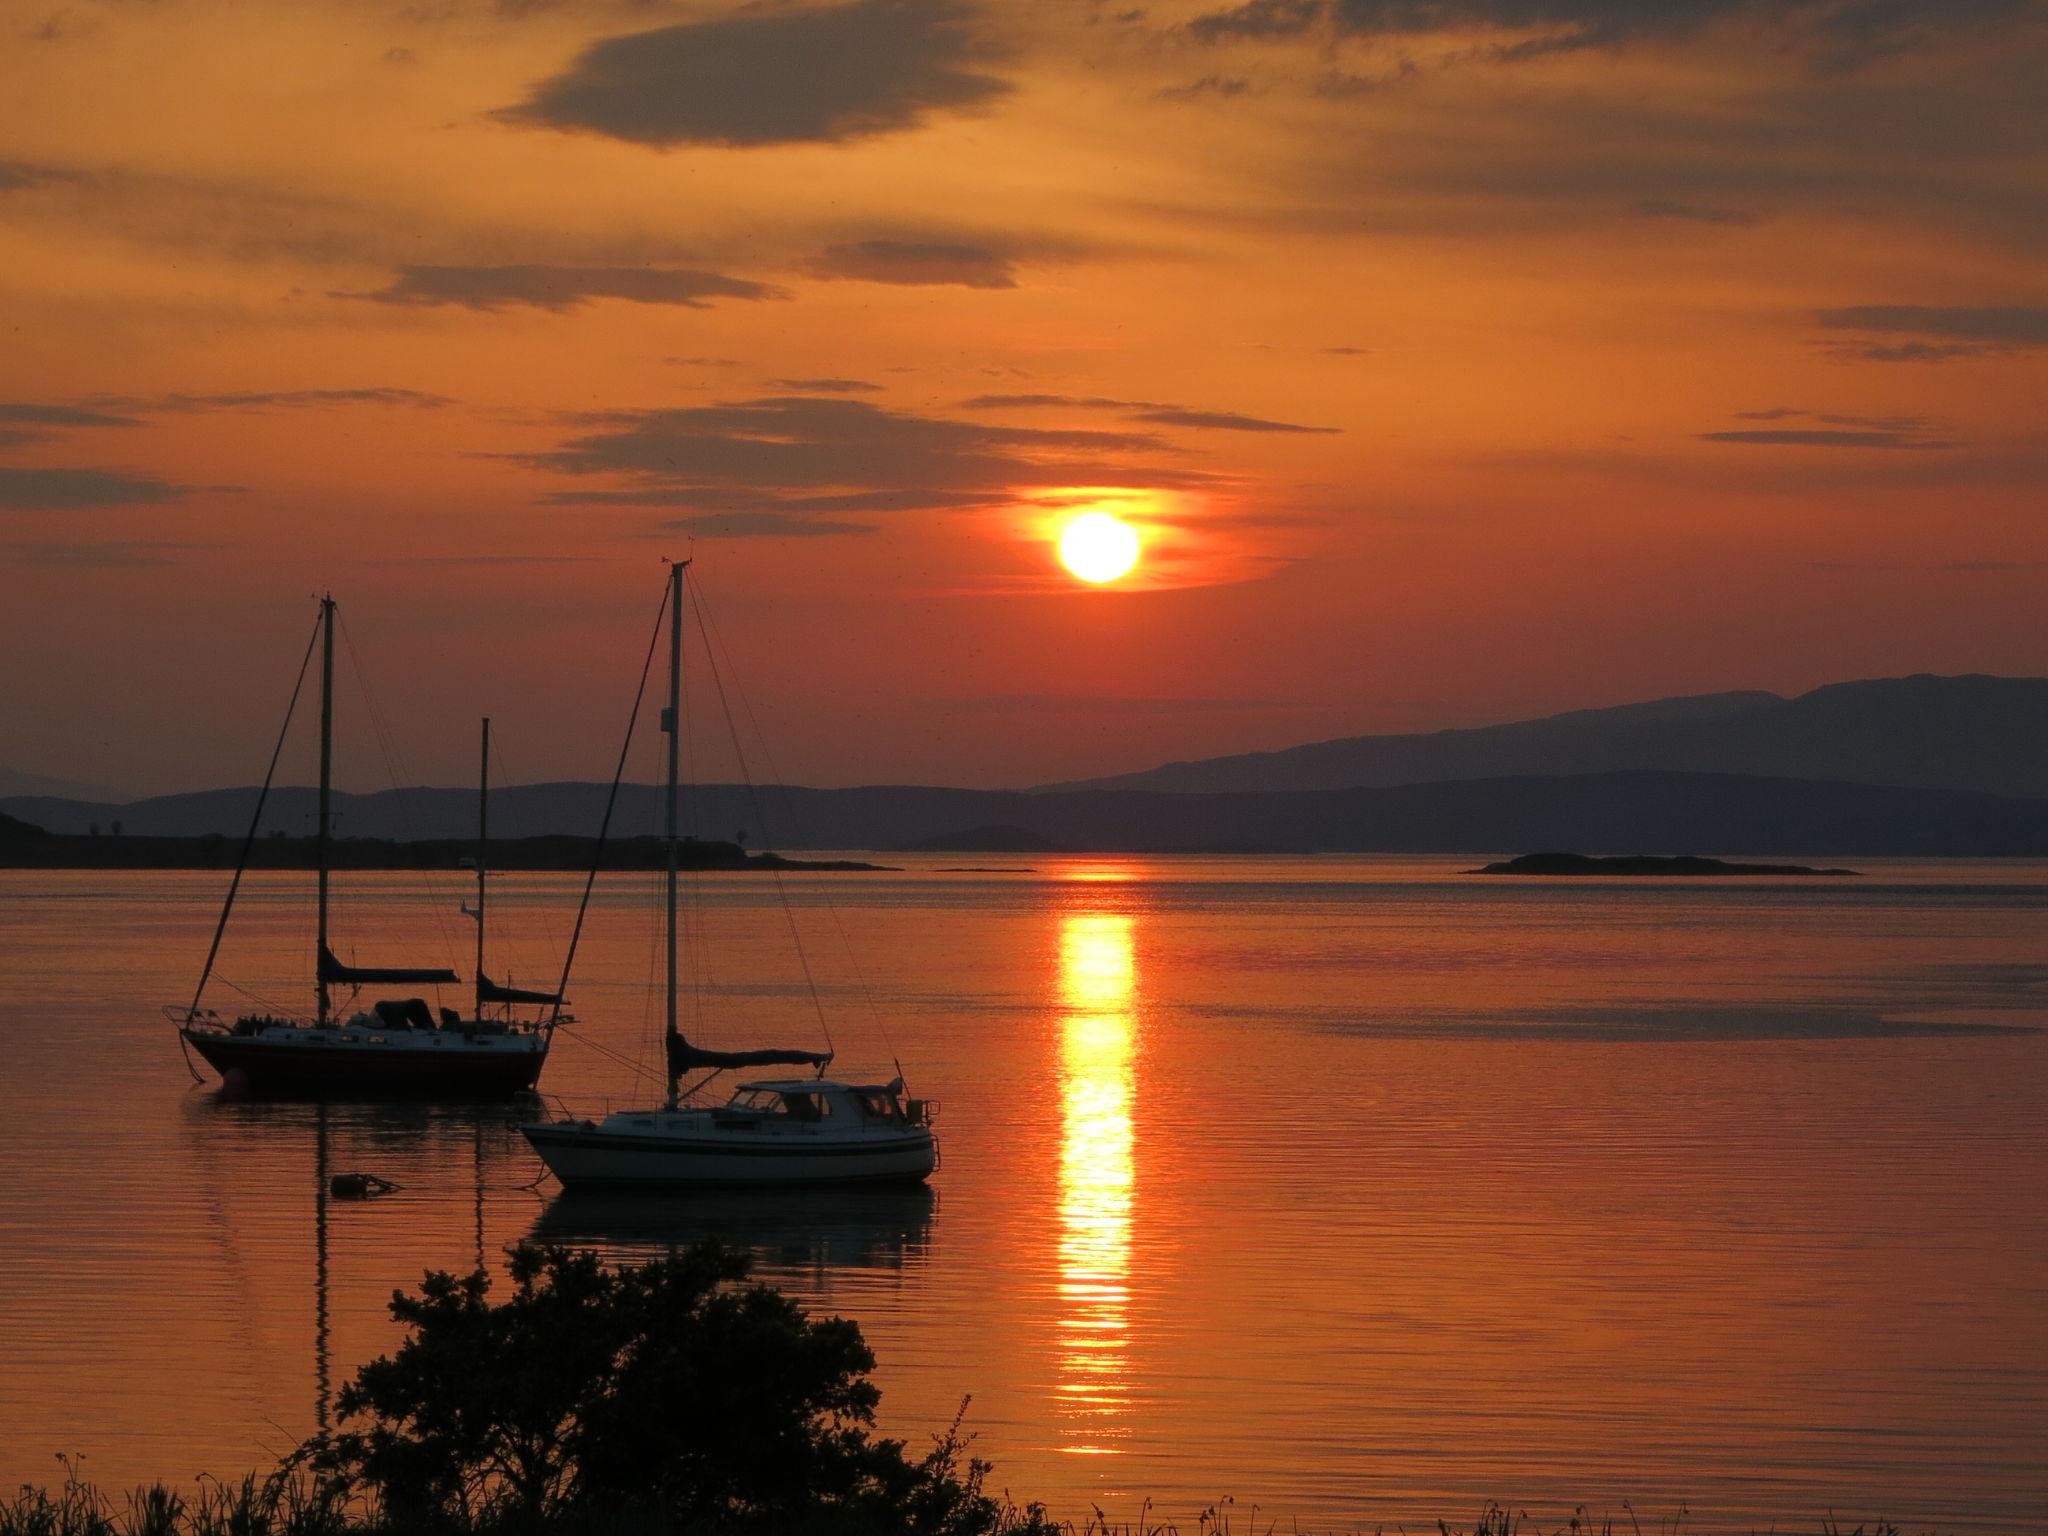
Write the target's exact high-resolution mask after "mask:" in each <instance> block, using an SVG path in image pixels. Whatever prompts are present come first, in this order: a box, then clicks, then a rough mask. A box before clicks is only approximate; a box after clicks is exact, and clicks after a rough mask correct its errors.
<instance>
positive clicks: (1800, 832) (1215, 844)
mask: <svg viewBox="0 0 2048 1536" xmlns="http://www.w3.org/2000/svg"><path fill="white" fill-rule="evenodd" d="M313 795H314V792H313V791H311V790H307V789H286V790H274V791H272V795H271V804H272V807H273V808H274V810H275V812H276V814H275V815H274V816H267V817H266V821H267V822H268V823H269V824H271V825H276V826H280V827H282V828H288V829H289V830H290V832H291V833H292V834H293V835H301V834H302V833H303V831H304V829H305V828H306V827H308V826H309V825H310V822H311V817H310V811H311V808H312V802H313ZM603 795H604V787H603V786H602V785H596V784H541V785H512V786H508V787H506V788H503V789H500V790H494V791H493V792H492V795H491V822H492V826H493V827H494V828H502V829H503V831H504V834H505V835H506V836H508V837H521V836H528V837H530V836H536V835H540V834H542V833H547V832H566V833H572V834H574V833H584V834H587V833H588V832H589V831H590V830H592V829H593V828H595V826H596V825H597V812H598V807H599V805H600V803H601V801H602V798H603ZM255 798H256V791H255V790H253V789H244V790H219V791H212V792H209V793H207V794H202V795H169V796H164V797H162V798H161V799H157V800H143V801H137V802H134V803H132V804H129V805H125V806H119V807H108V806H104V805H93V804H89V803H83V802H63V801H43V802H32V803H31V804H27V805H25V804H22V803H20V802H8V803H7V807H6V808H7V809H8V810H9V811H10V812H12V813H13V814H16V815H20V816H26V817H28V818H29V819H30V820H33V821H36V822H40V823H41V824H42V825H44V826H46V827H48V828H49V829H50V830H51V831H56V832H70V831H83V830H84V827H85V824H86V823H88V822H90V821H93V820H97V821H99V822H100V823H101V824H102V826H105V825H107V824H108V822H109V820H110V817H111V814H112V813H113V812H116V811H118V813H119V815H120V816H121V818H122V824H123V830H124V833H126V834H128V835H131V836H144V835H182V836H193V835H204V834H205V833H207V832H220V833H226V834H229V835H230V836H233V837H239V835H240V833H241V831H242V829H243V826H244V824H245V822H246V819H247V817H248V814H249V810H250V807H251V806H253V804H254V803H255ZM659 798H660V795H659V791H658V790H656V789H654V788H652V787H650V786H645V785H630V786H627V787H626V789H625V790H624V791H623V792H622V795H621V800H622V805H621V811H620V815H619V817H618V819H617V821H616V823H615V829H616V830H618V831H620V832H622V833H626V834H640V835H644V834H646V833H647V832H648V831H650V830H651V829H652V827H653V826H654V824H655V820H654V818H655V815H656V808H657V805H658V803H659ZM338 799H339V804H340V808H341V823H340V827H341V831H342V833H343V835H345V836H348V835H353V836H357V837H393V838H401V839H407V838H425V837H444V838H456V839H460V838H463V837H466V836H467V835H469V833H470V830H471V827H472V824H473V818H474V816H475V814H476V810H475V795H474V792H473V791H468V790H454V789H426V790H410V791H390V792H386V793H384V794H379V795H342V796H340V797H338ZM762 803H763V805H764V807H765V808H766V810H767V811H768V814H769V816H770V823H769V826H768V827H767V828H766V829H765V832H764V829H763V828H762V826H761V824H760V823H759V821H758V820H757V819H756V818H755V816H754V813H753V809H752V801H751V799H750V796H749V795H748V793H747V791H746V790H745V788H744V787H742V786H736V785H710V786H706V787H703V788H699V789H696V790H693V791H692V792H691V793H690V794H689V795H688V797H687V798H686V800H685V802H684V805H685V810H684V830H685V831H687V832H689V833H691V834H693V835H695V836H698V837H705V838H731V837H733V836H734V835H735V833H737V832H739V831H745V833H746V834H747V837H746V841H747V844H748V846H749V847H753V848H760V847H764V846H773V847H778V848H782V849H786V850H801V849H824V848H832V849H872V850H891V849H905V848H914V847H919V846H922V847H928V848H929V847H944V848H946V849H948V850H949V851H955V852H967V851H978V849H979V850H985V851H990V852H1003V851H1010V850H1014V849H1015V848H1016V847H1018V846H1019V844H1020V843H1022V842H1024V841H1025V840H1027V839H1031V838H1038V839H1043V840H1044V841H1045V843H1047V844H1056V845H1057V846H1059V847H1061V848H1066V849H1072V850H1075V851H1102V852H1133V853H1135V852H1175V851H1229V850H1233V849H1244V848H1259V849H1275V850H1283V851H1299V852H1304V853H1306V852H1317V851H1327V852H1386V853H1435V852H1442V853H1460V854H1475V853H1485V854H1492V853H1499V852H1504V851H1517V850H1526V849H1530V848H1573V849H1578V850H1580V851H1583V852H1587V853H1704V854H1713V853H1730V854H1744V853H1749V854H1822V855H1830V856H1839V857H1850V856H1865V857H1868V856H1872V855H1879V854H1959V855H1966V854H1978V855H1990V854H2036V855H2048V799H2032V800H2023V799H2012V798H2006V797H2001V796H1997V795H1985V794H1977V793H1974V792H1968V791H1956V790H1944V789H1912V788H1898V787H1890V786H1880V785H1867V784H1845V783H1827V782H1818V781H1812V780H1799V779H1773V778H1761V777H1754V776H1744V775H1732V774H1699V773H1667V772H1657V771H1645V772H1624V773H1608V774H1575V775H1553V776H1519V777H1506V778H1493V779H1469V780H1458V781H1453V782H1447V783H1437V784H1410V785H1398V786H1392V787H1381V788H1367V789H1342V790H1296V791H1286V792H1269V793H1258V794H1160V793H1153V792H1147V791H1139V790H1087V791H1079V792H1072V793H1049V794H1034V793H1030V792H1026V791H1021V790H969V789H931V788H920V787H917V786H890V785H880V786H872V787H868V788H863V789H799V788H789V789H771V790H769V791H767V792H766V793H764V794H763V796H762Z"/></svg>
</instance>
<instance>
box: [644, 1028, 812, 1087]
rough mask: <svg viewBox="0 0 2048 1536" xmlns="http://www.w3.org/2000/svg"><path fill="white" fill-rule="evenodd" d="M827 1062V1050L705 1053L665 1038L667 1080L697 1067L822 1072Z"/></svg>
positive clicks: (676, 1039)
mask: <svg viewBox="0 0 2048 1536" xmlns="http://www.w3.org/2000/svg"><path fill="white" fill-rule="evenodd" d="M831 1062H832V1053H831V1052H830V1051H707V1050H703V1049H701V1048H700V1047H698V1046H694V1045H692V1044H690V1042H689V1041H688V1040H686V1039H684V1038H683V1037H682V1036H681V1035H679V1034H672V1035H670V1036H669V1037H668V1071H669V1076H671V1077H680V1076H681V1075H682V1074H683V1073H685V1072H694V1071H696V1070H697V1069H698V1068H700V1067H816V1068H817V1069H818V1070H819V1071H821V1072H822V1071H823V1070H824V1069H825V1068H826V1067H827V1066H829V1065H830V1064H831Z"/></svg>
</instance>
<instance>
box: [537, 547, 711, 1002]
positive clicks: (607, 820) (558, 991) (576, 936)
mask: <svg viewBox="0 0 2048 1536" xmlns="http://www.w3.org/2000/svg"><path fill="white" fill-rule="evenodd" d="M668 588H669V584H668V583H667V582H663V583H662V587H661V606H660V607H658V608H656V609H655V611H654V633H653V635H651V636H650V637H649V638H648V641H647V659H646V660H645V661H643V662H641V663H640V682H639V685H638V686H637V687H635V688H634V690H633V712H632V713H631V714H630V715H628V716H627V717H626V739H625V740H624V741H623V742H622V743H620V745H619V766H618V768H617V770H616V771H614V772H613V774H612V787H611V791H610V792H609V793H608V794H607V795H606V796H605V797H604V819H603V820H602V821H600V822H599V823H598V828H597V851H596V852H595V853H593V854H592V855H591V859H590V877H589V878H588V879H587V880H585V881H584V882H583V899H582V900H581V901H579V902H577V903H576V926H575V927H574V928H572V929H570V930H569V953H568V954H567V955H566V956H564V957H563V960H562V981H561V985H560V986H558V987H556V988H555V1006H554V1011H553V1012H552V1013H550V1014H549V1015H548V1029H549V1031H550V1032H552V1031H553V1030H554V1028H555V1026H556V1025H557V1024H559V1023H560V1022H561V1018H562V994H563V993H564V992H566V991H568V990H569V968H570V967H571V966H573V965H574V964H575V963H576V946H577V944H578V943H579V942H581V940H582V938H583V918H584V914H585V913H587V912H589V910H590V892H591V890H592V888H593V887H595V886H596V884H597V871H598V866H599V865H600V864H602V863H603V862H604V840H605V837H606V836H607V834H609V833H610V831H611V826H612V807H613V806H615V805H617V804H618V802H619V781H620V780H621V779H623V778H624V777H625V776H626V759H627V755H628V754H629V753H631V752H632V750H633V728H634V726H636V725H638V724H639V723H640V701H641V699H642V698H643V697H645V695H646V693H647V675H648V674H649V673H650V672H652V671H653V670H654V652H655V649H656V647H657V646H659V645H660V644H661V621H662V617H663V615H665V614H666V613H667V612H668ZM679 723H680V722H679Z"/></svg>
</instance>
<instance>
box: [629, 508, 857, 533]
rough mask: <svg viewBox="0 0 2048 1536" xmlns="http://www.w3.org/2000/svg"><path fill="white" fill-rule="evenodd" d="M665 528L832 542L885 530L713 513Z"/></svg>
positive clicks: (776, 514)
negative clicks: (832, 540) (830, 540)
mask: <svg viewBox="0 0 2048 1536" xmlns="http://www.w3.org/2000/svg"><path fill="white" fill-rule="evenodd" d="M661 526H662V527H663V528H665V529H668V530H669V531H671V532H674V533H684V534H688V535H690V536H691V537H692V538H700V539H830V538H844V537H846V536H847V535H849V534H859V533H878V532H880V531H881V530H879V529H878V528H876V527H875V525H874V524H872V523H823V522H813V521H810V520H808V519H805V518H801V517H787V516H784V515H783V514H782V513H780V512H712V513H707V514H706V515H705V516H703V517H679V518H676V519H675V520H674V521H673V522H667V523H663V524H662V525H661Z"/></svg>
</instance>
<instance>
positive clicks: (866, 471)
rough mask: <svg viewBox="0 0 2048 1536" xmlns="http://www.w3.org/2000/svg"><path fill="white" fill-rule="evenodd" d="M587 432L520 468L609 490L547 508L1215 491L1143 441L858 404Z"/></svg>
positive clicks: (760, 409)
mask: <svg viewBox="0 0 2048 1536" xmlns="http://www.w3.org/2000/svg"><path fill="white" fill-rule="evenodd" d="M587 420H588V423H589V424H590V425H591V426H593V427H596V428H598V430H594V431H590V432H586V433H583V434H581V435H578V436H575V437H572V438H569V439H568V440H566V441H565V442H563V443H562V444H561V445H560V446H559V447H558V448H556V449H555V450H553V451H552V452H546V453H539V454H531V455H523V456H521V457H522V461H523V462H525V463H528V464H530V465H532V466H534V467H536V468H540V469H544V470H552V471H555V472H557V473H562V474H568V475H574V476H578V477H590V478H592V479H599V478H602V479H604V480H606V481H609V482H610V483H608V484H603V485H600V486H597V487H594V488H592V489H589V490H584V489H580V488H578V489H567V490H562V491H558V492H556V493H555V494H554V495H552V496H551V497H549V500H550V501H553V502H556V503H564V502H585V503H600V504H606V503H609V504H621V505H623V504H635V505H671V506H687V507H693V508H698V509H701V510H703V511H706V512H713V511H716V512H724V513H732V512H735V511H742V512H749V513H752V512H761V513H775V514H778V515H784V516H794V515H810V514H830V513H838V512H898V511H917V510H935V509H951V508H959V507H966V506H977V505H988V504H991V503H995V502H1000V501H1004V500H1007V499H1009V498H1010V497H1011V496H1012V495H1013V494H1015V493H1016V492H1017V491H1019V490H1021V489H1029V488H1038V487H1055V486H1068V485H1130V486H1134V487H1139V486H1144V487H1158V486H1182V485H1194V484H1206V483H1209V482H1211V481H1212V480H1213V479H1214V478H1215V477H1214V476H1211V475H1208V474H1205V473H1203V472H1201V471H1197V470H1188V469H1181V468H1171V467H1161V466H1158V465H1156V464H1150V463H1146V462H1143V460H1145V459H1147V458H1149V457H1150V456H1152V455H1156V454H1160V453H1164V452H1167V451H1169V450H1168V448H1167V445H1166V444H1165V443H1163V442H1162V441H1161V440H1160V439H1158V438H1157V437H1155V436H1153V435H1152V434H1150V433H1141V432H1107V431H1096V430H1088V429H1080V428H1065V429H1052V430H1041V429H1035V428H1024V427H1003V426H992V425H989V424H986V423H982V422H973V421H955V420H951V419H948V418H944V417H935V416H918V415H912V414H910V413H908V412H903V411H894V410H888V409H885V408H884V407H882V406H878V405H875V404H873V403H871V402H869V401H866V400H848V399H833V398H821V397H816V396H805V395H782V396H768V397H765V398H760V399H750V400H734V401H726V402H722V403H720V404H716V405H704V406H695V407H685V408H678V409H669V410H647V411H626V412H615V413H612V414H610V415H607V416H604V417H599V418H588V419H587Z"/></svg>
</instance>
